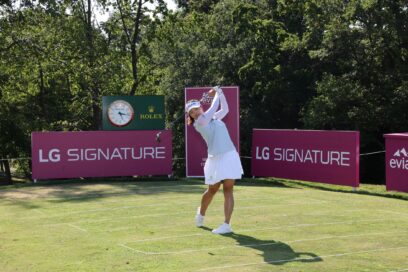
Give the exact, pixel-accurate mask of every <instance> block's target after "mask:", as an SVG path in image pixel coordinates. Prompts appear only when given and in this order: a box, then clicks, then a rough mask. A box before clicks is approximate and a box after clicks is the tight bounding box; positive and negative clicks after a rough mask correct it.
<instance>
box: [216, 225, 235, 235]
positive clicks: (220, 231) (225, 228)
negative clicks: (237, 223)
mask: <svg viewBox="0 0 408 272" xmlns="http://www.w3.org/2000/svg"><path fill="white" fill-rule="evenodd" d="M231 232H232V228H231V225H230V224H227V223H223V224H222V225H221V226H219V227H218V228H216V229H213V230H212V233H214V234H226V233H231Z"/></svg>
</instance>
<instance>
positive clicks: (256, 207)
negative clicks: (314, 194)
mask: <svg viewBox="0 0 408 272" xmlns="http://www.w3.org/2000/svg"><path fill="white" fill-rule="evenodd" d="M317 204H320V203H306V204H305V203H289V204H285V203H282V204H269V205H262V206H250V207H241V208H235V209H234V210H251V209H259V208H268V207H271V206H292V205H303V206H305V205H317ZM167 205H168V204H167ZM194 207H195V208H196V206H194ZM192 213H194V210H190V211H185V212H176V213H153V214H142V215H134V216H120V217H109V218H101V219H95V220H81V221H76V222H65V223H52V224H43V225H42V226H57V225H64V224H67V223H73V224H76V223H96V222H108V221H115V220H117V219H128V218H142V217H156V216H164V215H179V214H192Z"/></svg>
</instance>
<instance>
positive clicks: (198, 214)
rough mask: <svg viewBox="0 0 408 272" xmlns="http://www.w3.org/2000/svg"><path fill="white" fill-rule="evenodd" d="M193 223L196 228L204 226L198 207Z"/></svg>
mask: <svg viewBox="0 0 408 272" xmlns="http://www.w3.org/2000/svg"><path fill="white" fill-rule="evenodd" d="M195 222H196V226H197V227H202V226H204V216H203V215H201V214H200V207H198V208H197V214H196V216H195Z"/></svg>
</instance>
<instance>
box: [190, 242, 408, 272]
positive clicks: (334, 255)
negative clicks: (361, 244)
mask: <svg viewBox="0 0 408 272" xmlns="http://www.w3.org/2000/svg"><path fill="white" fill-rule="evenodd" d="M405 248H408V246H404V247H389V248H378V249H372V250H363V251H352V252H345V253H339V254H330V255H322V256H316V257H313V258H292V259H282V260H275V261H264V262H258V263H246V264H238V265H225V266H215V267H208V268H204V269H199V270H197V271H208V270H223V269H228V268H235V267H243V266H251V265H262V264H274V263H285V262H295V261H321V260H322V258H331V257H342V256H347V255H356V254H364V253H373V252H380V251H390V250H398V249H405Z"/></svg>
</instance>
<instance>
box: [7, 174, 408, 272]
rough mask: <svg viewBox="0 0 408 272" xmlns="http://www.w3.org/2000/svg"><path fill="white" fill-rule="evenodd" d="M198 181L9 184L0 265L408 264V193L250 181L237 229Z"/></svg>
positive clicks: (238, 191) (235, 267)
mask: <svg viewBox="0 0 408 272" xmlns="http://www.w3.org/2000/svg"><path fill="white" fill-rule="evenodd" d="M204 189H205V186H203V185H202V183H201V182H197V181H193V180H188V179H184V180H180V181H163V182H157V181H156V182H140V181H138V182H126V181H119V182H105V183H104V182H102V181H100V180H99V181H96V182H90V183H85V182H83V181H75V182H62V183H59V184H54V185H53V184H52V183H45V184H44V183H43V184H36V185H35V186H23V187H18V188H13V186H9V187H7V188H4V189H2V190H0V241H1V242H0V270H1V271H313V272H314V271H406V270H408V228H407V226H408V202H407V201H406V200H407V199H408V197H407V194H403V193H387V192H385V190H384V189H383V186H382V187H380V186H364V185H363V187H362V188H360V189H359V190H358V192H357V193H353V192H351V189H349V188H345V187H338V186H331V185H321V184H315V183H304V182H293V181H282V180H280V181H277V180H266V179H259V180H246V181H243V182H239V183H238V184H237V186H236V187H235V203H236V206H235V211H234V214H233V229H234V233H233V234H229V235H213V234H212V233H211V231H210V230H211V229H212V228H214V227H217V226H218V224H220V223H222V221H223V197H222V192H220V193H219V194H218V195H216V197H215V198H214V201H213V203H212V204H211V206H210V208H209V210H208V212H207V216H206V223H205V225H206V227H204V228H196V227H195V226H194V221H193V218H194V213H195V210H196V208H197V206H198V205H199V201H200V196H201V193H202V192H203V191H204Z"/></svg>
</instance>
